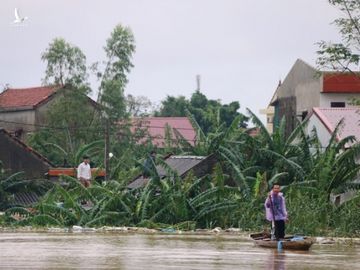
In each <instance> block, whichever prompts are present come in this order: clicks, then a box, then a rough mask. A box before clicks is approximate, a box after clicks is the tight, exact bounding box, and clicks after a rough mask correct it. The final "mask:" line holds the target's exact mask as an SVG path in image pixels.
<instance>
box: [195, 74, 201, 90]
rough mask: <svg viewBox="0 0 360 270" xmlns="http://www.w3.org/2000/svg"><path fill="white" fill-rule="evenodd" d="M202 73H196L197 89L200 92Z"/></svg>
mask: <svg viewBox="0 0 360 270" xmlns="http://www.w3.org/2000/svg"><path fill="white" fill-rule="evenodd" d="M200 79H201V77H200V75H199V74H198V75H196V91H199V92H200Z"/></svg>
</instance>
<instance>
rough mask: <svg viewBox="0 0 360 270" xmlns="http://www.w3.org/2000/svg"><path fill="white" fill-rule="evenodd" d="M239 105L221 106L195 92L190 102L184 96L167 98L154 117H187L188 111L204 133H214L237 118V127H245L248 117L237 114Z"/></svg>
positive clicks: (234, 102)
mask: <svg viewBox="0 0 360 270" xmlns="http://www.w3.org/2000/svg"><path fill="white" fill-rule="evenodd" d="M239 109H240V104H239V102H237V101H233V102H231V103H230V104H221V102H220V101H218V100H211V99H208V98H207V97H206V96H205V95H204V94H203V93H201V92H200V91H198V90H197V91H195V92H194V93H193V94H192V95H191V98H190V100H188V99H186V98H185V97H184V96H179V97H173V96H167V97H166V99H165V100H163V101H162V102H161V108H160V110H159V111H157V112H155V116H174V117H176V116H187V111H189V112H190V113H191V114H192V115H193V116H194V118H195V120H196V122H197V124H198V125H199V126H200V128H201V130H202V131H203V132H204V133H206V134H207V133H209V132H215V131H216V130H217V129H218V128H219V127H220V126H222V124H224V125H225V127H230V125H231V124H232V122H233V121H234V119H235V118H237V117H238V116H241V121H240V123H239V127H246V126H247V124H246V121H248V117H246V116H245V115H243V114H241V113H239V112H238V110H239Z"/></svg>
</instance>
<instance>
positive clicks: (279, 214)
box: [265, 191, 288, 221]
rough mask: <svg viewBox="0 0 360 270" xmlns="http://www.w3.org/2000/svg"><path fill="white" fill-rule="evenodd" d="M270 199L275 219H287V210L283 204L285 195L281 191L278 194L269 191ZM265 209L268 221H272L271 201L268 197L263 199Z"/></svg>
mask: <svg viewBox="0 0 360 270" xmlns="http://www.w3.org/2000/svg"><path fill="white" fill-rule="evenodd" d="M271 201H272V205H273V208H274V214H275V220H286V219H287V216H288V214H287V211H286V205H285V197H284V196H283V194H282V193H281V192H279V193H278V195H276V196H275V195H274V194H273V192H272V191H271ZM265 211H266V219H267V220H268V221H273V220H274V218H273V214H272V210H271V203H270V200H269V197H267V198H266V201H265Z"/></svg>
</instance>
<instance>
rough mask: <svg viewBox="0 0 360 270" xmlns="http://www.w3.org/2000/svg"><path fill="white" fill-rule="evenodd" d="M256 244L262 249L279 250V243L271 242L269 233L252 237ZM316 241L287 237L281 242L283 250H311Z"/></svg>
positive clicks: (308, 238) (306, 238)
mask: <svg viewBox="0 0 360 270" xmlns="http://www.w3.org/2000/svg"><path fill="white" fill-rule="evenodd" d="M250 237H251V239H252V240H254V242H255V244H256V245H257V246H260V247H266V248H278V241H276V240H271V236H270V234H269V233H255V234H251V235H250ZM315 242H316V240H315V239H314V238H311V237H294V236H287V237H285V239H283V240H281V245H282V249H291V250H309V248H310V247H311V245H312V244H314V243H315Z"/></svg>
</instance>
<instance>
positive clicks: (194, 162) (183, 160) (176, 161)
mask: <svg viewBox="0 0 360 270" xmlns="http://www.w3.org/2000/svg"><path fill="white" fill-rule="evenodd" d="M206 160H208V161H209V163H213V162H214V159H213V156H207V157H205V156H170V157H168V158H166V159H165V160H164V161H165V163H166V164H167V165H169V167H170V168H171V169H173V170H174V171H176V172H177V174H178V175H179V176H180V177H183V176H185V175H186V173H188V172H189V171H190V170H192V169H194V168H195V167H197V166H198V165H199V164H200V163H201V162H205V161H206ZM209 167H212V164H210V166H209ZM156 170H157V172H158V174H159V176H160V178H165V177H166V176H167V175H168V173H167V171H166V170H165V168H164V167H162V166H161V165H157V166H156ZM206 173H210V171H207V172H206ZM148 181H149V178H143V177H142V176H139V177H137V178H136V179H135V180H134V181H133V182H131V183H130V184H129V185H128V188H131V189H134V188H139V187H142V186H144V185H146V183H147V182H148Z"/></svg>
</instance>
